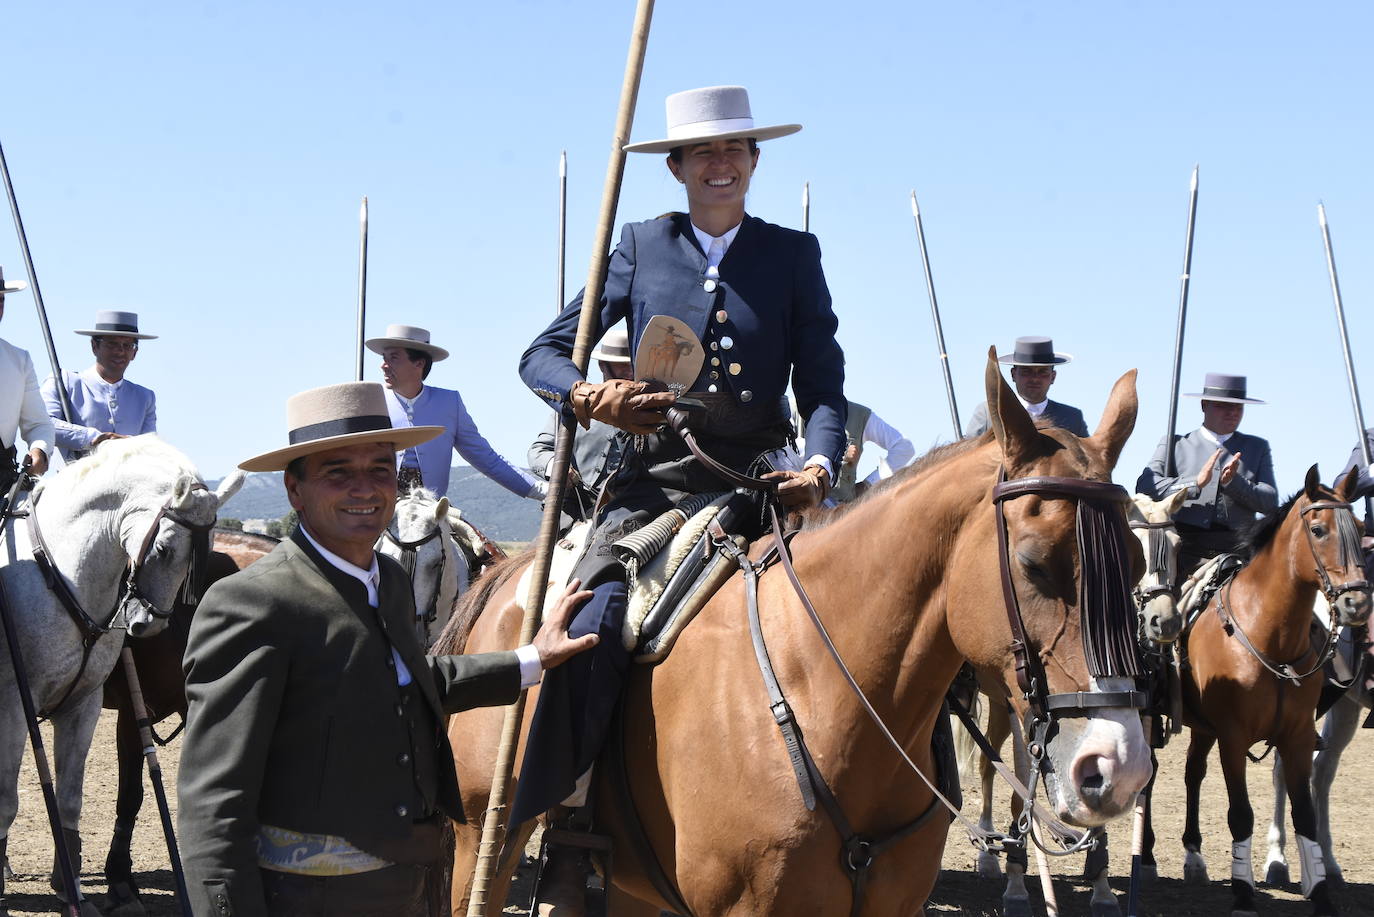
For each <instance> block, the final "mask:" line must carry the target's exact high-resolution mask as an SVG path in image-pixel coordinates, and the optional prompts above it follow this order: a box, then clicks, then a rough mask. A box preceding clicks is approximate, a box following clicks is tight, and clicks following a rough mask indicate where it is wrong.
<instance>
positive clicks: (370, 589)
mask: <svg viewBox="0 0 1374 917" xmlns="http://www.w3.org/2000/svg"><path fill="white" fill-rule="evenodd" d="M301 533H302V534H303V535H305V540H306V541H308V542H310V544H311V545H312V546H313V547H314V548H315V550H316V551H319V552H320V556H321V557H323V558H324V559H325V560H327V561H329V563H330V565H331V566H333V567H334V569H336V570H338V571H339V572H340V573H346V574H348V575H349V576H351V577H353V578H354V579H356V580H357V581H358V582H360V583H362V584H363V588H365V589H366V590H367V604H369V605H371V606H372V607H373V608H376V607H377V587H378V585H379V584H380V583H381V581H382V571H381V568H380V567H378V565H377V552H376V551H373V552H372V566H371V567H369V568H368V569H366V570H364V569H363V568H362V567H360V566H358V565H357V564H355V563H351V562H349V561H346V560H344V559H343V558H342V557H340V556H339V555H337V554H335V553H334V552H333V551H331V550H329V549H328V548H326V547H325V546H324V545H322V544H320V543H319V542H318V541H317V540H316V539H315V536H314V535H311V534H310V529H308V528H306V527H305V523H304V522H302V523H301ZM515 656H516V658H517V659H519V660H520V687H522V688H532V687H534V686H535V685H537V684H539V680H540V679H541V678H542V677H543V675H544V667H543V666H542V665H540V663H539V651H538V650H537V649H535V648H534V647H533V646H532V645H530V644H528V643H527V644H525V645H524V646H521V647H517V648H516V650H515ZM391 658H392V659H393V660H395V662H396V683H397V684H398V685H401V686H402V687H404V686H406V685H408V684H410V669H408V668H407V667H406V664H405V662H403V661H402V660H401V654H400V653H398V652H396V648H395V647H394V646H393V647H392V648H391Z"/></svg>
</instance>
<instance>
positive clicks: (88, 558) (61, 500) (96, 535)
mask: <svg viewBox="0 0 1374 917" xmlns="http://www.w3.org/2000/svg"><path fill="white" fill-rule="evenodd" d="M73 496H74V495H73V494H71V493H54V494H49V495H46V496H45V498H44V499H40V500H39V501H38V503H37V504H36V506H35V507H34V509H33V511H34V512H35V513H36V514H37V520H38V523H39V527H40V529H41V533H42V536H43V543H44V544H45V545H46V546H47V549H48V552H49V559H50V560H51V561H52V562H53V564H54V565H55V566H56V567H57V569H58V570H59V571H61V573H62V575H63V576H64V577H65V578H66V579H67V582H69V583H70V584H71V585H72V587H73V588H74V589H75V590H76V595H77V597H78V598H79V599H80V600H81V602H82V604H83V605H85V606H86V611H87V612H88V613H90V614H92V615H95V616H97V617H98V616H100V615H101V614H103V613H104V612H105V611H106V610H107V609H105V608H102V607H96V606H97V605H98V604H100V603H108V602H110V601H113V598H114V595H115V593H116V591H117V590H118V588H119V581H120V579H121V577H122V576H123V574H124V569H125V566H126V565H127V564H128V555H127V553H126V552H125V550H124V545H123V543H122V541H121V539H120V523H121V521H122V519H123V515H124V513H123V507H121V506H115V507H114V508H112V509H111V508H105V507H103V506H97V505H92V504H89V503H83V502H81V501H80V500H76V499H73ZM97 600H99V601H98V602H97Z"/></svg>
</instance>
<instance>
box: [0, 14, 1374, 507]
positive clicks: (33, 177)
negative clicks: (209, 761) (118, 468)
mask: <svg viewBox="0 0 1374 917" xmlns="http://www.w3.org/2000/svg"><path fill="white" fill-rule="evenodd" d="M632 13H633V3H631V2H629V0H617V2H608V0H600V2H592V3H588V2H585V0H584V2H580V3H573V2H508V3H504V4H421V3H406V2H394V3H390V4H386V5H380V4H373V3H347V2H341V3H330V4H324V3H314V2H300V3H295V4H290V5H286V4H269V3H260V2H251V0H250V2H239V3H234V4H227V3H220V4H208V3H177V4H173V3H151V2H145V3H132V2H131V3H126V4H118V5H111V4H97V3H89V2H75V3H63V4H13V5H11V9H9V10H7V12H6V32H7V37H6V48H5V54H4V56H3V58H0V68H3V70H2V71H0V72H3V83H0V85H3V87H4V89H3V95H4V102H3V108H0V110H2V111H3V112H4V117H3V119H0V142H2V143H3V144H4V148H5V152H6V154H7V157H8V159H9V165H10V170H11V173H12V176H13V179H14V183H15V187H16V190H17V192H18V195H19V201H20V205H21V208H22V210H23V214H24V217H25V222H26V227H27V229H28V234H29V239H30V242H31V244H32V246H33V253H34V258H35V260H36V263H37V268H38V272H39V279H40V281H41V282H42V285H43V292H44V294H45V299H46V302H47V306H48V312H49V317H50V319H51V321H52V324H53V326H54V333H55V335H56V338H57V341H58V346H59V355H60V357H61V359H62V361H63V365H64V367H66V368H71V369H80V368H82V367H84V366H85V365H88V364H89V362H90V358H89V351H88V350H87V349H86V343H85V341H86V339H84V338H79V337H77V336H76V335H74V334H72V333H71V329H74V328H78V327H85V326H86V325H87V323H88V322H89V321H90V320H91V319H92V316H93V313H94V311H95V310H97V309H101V308H125V309H131V310H134V311H137V312H139V313H140V315H141V316H142V323H143V325H144V327H145V330H149V331H152V332H155V333H159V334H161V335H162V337H161V338H160V339H159V340H157V341H152V342H149V343H148V344H147V345H146V346H145V347H144V349H143V351H142V352H141V353H140V355H139V358H138V361H137V362H136V363H135V364H134V365H133V367H132V369H131V371H130V374H129V375H130V378H132V379H134V380H135V381H138V382H140V383H143V384H145V385H149V386H151V387H152V388H154V389H155V390H156V391H157V393H158V401H159V405H158V407H159V419H160V427H161V430H162V433H163V435H164V437H165V438H167V439H168V440H170V441H172V442H173V443H175V444H177V445H179V446H180V447H182V448H183V449H184V450H185V451H186V452H188V453H189V454H190V455H191V456H192V458H193V459H195V460H196V462H197V463H198V464H199V465H200V468H201V470H202V471H203V472H204V473H205V474H206V475H207V476H218V475H220V474H222V473H224V472H225V471H227V470H228V469H229V468H230V467H232V466H233V464H235V463H236V462H237V461H239V460H240V459H242V458H244V457H247V456H248V455H251V454H254V453H257V452H261V451H266V450H267V449H270V448H273V447H275V446H277V445H279V444H280V443H281V441H282V440H283V437H284V430H283V427H284V402H285V399H286V398H287V397H288V396H289V395H290V394H291V393H293V392H296V391H299V390H301V389H304V388H308V387H312V386H315V385H321V384H327V383H330V382H335V381H342V380H345V379H348V378H351V374H352V372H353V366H354V360H355V355H354V321H355V316H354V307H355V297H356V279H357V211H358V204H359V201H360V199H361V197H362V196H363V195H364V194H366V195H368V197H369V199H370V203H371V239H370V255H371V257H370V263H369V290H368V306H369V321H368V325H369V332H370V333H371V334H380V333H381V331H382V330H383V327H384V326H385V325H386V324H387V323H389V322H402V323H407V324H416V325H421V326H425V327H428V328H430V329H431V331H432V332H433V334H434V339H435V341H436V342H437V343H440V344H441V345H443V346H445V347H447V348H449V349H450V350H452V351H453V352H454V357H453V358H451V359H450V360H449V361H447V362H445V363H441V364H439V365H438V367H437V368H436V371H435V373H434V375H433V376H432V377H431V381H433V382H434V383H436V384H438V385H441V386H445V387H453V388H458V389H459V390H460V391H462V392H463V394H464V397H465V399H466V401H467V402H468V405H469V408H470V410H471V412H472V414H473V416H474V417H475V418H476V419H477V421H478V423H479V424H480V426H481V427H482V429H483V431H484V432H485V433H486V434H487V435H488V437H489V439H490V440H491V441H492V443H493V444H494V445H495V446H496V448H497V449H498V450H500V451H502V452H503V453H505V454H506V455H508V456H509V457H511V458H512V459H515V460H517V461H519V462H523V456H524V451H525V448H526V446H527V444H528V441H529V440H530V439H531V438H532V437H533V435H534V434H535V433H536V432H537V431H538V430H539V428H540V426H541V424H542V422H543V420H544V416H545V415H544V413H543V412H544V411H545V410H546V409H545V408H544V407H543V405H542V403H541V402H539V401H538V400H537V399H536V398H535V397H534V396H533V395H532V394H530V393H529V392H528V391H527V390H525V389H524V388H523V386H522V385H521V384H520V382H519V379H518V377H517V375H516V372H515V369H516V361H517V359H518V357H519V354H520V352H521V351H522V350H523V348H524V347H525V345H526V344H527V343H528V342H529V340H530V339H531V338H532V337H533V336H534V335H535V334H536V333H537V332H538V331H539V330H540V329H541V327H542V326H543V325H544V324H545V323H546V322H547V320H548V319H549V318H550V317H551V316H552V314H553V312H554V308H555V302H554V298H555V297H554V294H555V290H556V277H555V266H556V258H557V251H556V243H557V192H558V186H557V163H558V155H559V151H560V150H562V149H566V150H567V151H568V158H569V164H570V166H569V167H570V176H571V177H570V182H569V194H568V196H569V232H568V288H569V290H570V291H572V290H576V289H577V288H578V287H579V286H580V285H581V284H582V282H583V281H584V279H585V275H586V270H587V263H588V260H589V255H590V249H591V245H592V236H593V231H594V228H595V220H596V215H597V208H598V204H599V201H600V197H601V188H602V182H603V178H604V175H605V169H606V160H607V154H608V152H609V144H610V135H611V128H612V126H613V120H614V115H615V106H616V100H617V96H618V92H619V86H620V81H621V77H622V73H623V68H624V62H625V48H626V42H627V40H628V36H629V28H630V21H631V17H632ZM1372 29H1374V13H1372V12H1371V8H1370V7H1369V6H1368V5H1365V4H1356V3H1345V2H1341V3H1330V4H1324V5H1321V6H1307V7H1304V6H1298V5H1293V4H1274V3H1246V4H1241V3H1211V4H1185V3H1177V2H1153V3H1088V2H1053V3H1011V2H978V3H961V4H931V3H908V2H903V3H870V4H863V5H859V4H849V5H837V4H833V3H827V4H820V3H811V2H798V0H790V2H754V3H737V4H727V5H722V6H719V7H715V6H703V5H702V4H700V3H682V2H677V0H659V3H658V8H657V10H656V12H655V18H654V23H653V31H652V35H651V38H650V43H649V51H648V57H647V61H646V65H645V72H644V79H643V85H642V89H641V94H640V106H639V113H638V116H637V118H636V122H635V129H634V131H633V137H634V138H635V139H653V138H656V137H659V136H661V135H662V133H663V130H664V123H663V121H664V117H663V98H664V97H665V96H666V95H667V94H669V93H670V92H673V91H676V90H679V89H685V88H690V87H693V86H705V85H713V84H720V83H740V84H743V85H746V86H748V87H749V89H750V92H751V95H752V98H753V103H754V113H755V116H756V118H757V119H758V120H759V121H760V122H766V123H777V122H788V121H799V122H801V123H802V124H804V125H805V129H804V130H803V131H802V132H801V133H800V134H797V135H795V136H792V137H788V138H784V139H780V140H777V141H771V142H769V143H766V144H765V145H764V146H763V156H762V158H761V161H760V165H759V170H758V173H757V174H756V176H755V180H754V184H753V188H752V191H751V197H750V201H749V211H750V212H751V213H753V214H755V215H757V216H761V217H763V218H764V219H767V220H770V221H772V222H776V223H780V224H783V225H789V226H800V223H801V205H800V199H801V188H802V184H803V182H806V181H809V182H810V183H811V191H812V219H811V227H812V231H813V232H815V233H816V234H817V235H818V236H819V238H820V241H821V246H822V250H823V252H824V264H825V268H826V273H827V277H828V279H829V283H830V287H831V291H832V293H833V295H834V298H835V306H836V311H837V312H838V314H839V316H840V340H841V343H842V344H843V345H844V348H845V351H846V355H847V359H848V378H849V382H848V385H847V388H848V391H849V394H850V395H851V397H853V398H855V399H856V400H859V401H863V402H865V403H867V404H869V405H871V406H873V407H874V408H875V409H876V410H877V411H878V413H879V414H881V415H882V416H883V417H884V418H885V419H887V420H888V421H890V422H891V423H893V424H894V425H896V426H897V427H899V428H900V429H901V430H903V431H904V432H905V433H906V434H907V435H908V436H909V437H910V438H911V439H912V440H913V441H914V442H915V443H916V445H917V448H918V450H922V449H924V448H926V447H928V446H930V445H933V444H934V443H935V442H937V441H940V440H943V439H947V438H948V437H949V436H950V430H949V419H948V411H947V409H946V407H945V402H944V395H943V382H942V379H941V375H940V368H939V363H938V361H937V360H936V357H935V351H936V348H935V343H934V336H933V332H932V329H931V324H930V319H929V308H928V305H927V302H926V298H925V290H924V286H923V282H922V280H921V274H920V263H919V259H918V256H917V250H916V242H915V232H914V229H913V227H912V222H911V214H910V210H909V206H908V202H907V195H908V193H909V192H910V190H911V189H913V188H914V189H916V191H917V193H918V195H919V197H920V201H921V207H922V214H923V217H924V220H925V227H926V235H927V239H928V241H929V244H930V251H931V257H932V260H933V269H934V274H935V281H936V287H937V291H938V293H939V296H940V302H941V306H942V309H943V312H944V321H945V336H946V341H947V344H948V346H949V351H950V357H951V362H952V366H953V369H954V373H955V380H956V387H957V391H958V397H959V406H960V410H961V413H962V415H963V417H964V418H965V419H966V418H967V417H968V415H969V413H970V412H971V411H972V409H973V407H974V405H976V404H977V402H978V401H980V400H981V399H982V392H981V380H982V368H983V359H984V354H985V353H986V351H987V348H988V346H989V345H990V344H996V345H997V346H998V347H999V349H1003V350H1005V349H1008V348H1009V345H1010V344H1011V342H1012V340H1013V339H1014V338H1015V337H1016V336H1017V335H1021V334H1036V333H1042V334H1050V335H1052V336H1053V337H1054V339H1055V342H1056V345H1057V347H1058V349H1060V350H1064V351H1068V352H1070V353H1073V354H1074V355H1075V356H1076V360H1075V362H1074V363H1072V364H1071V365H1069V366H1068V367H1067V368H1065V369H1063V370H1062V371H1061V372H1060V376H1059V381H1058V383H1057V385H1056V387H1055V389H1054V391H1053V393H1052V394H1053V396H1054V397H1056V398H1058V399H1059V400H1063V401H1066V402H1069V403H1071V404H1075V405H1078V406H1080V407H1082V408H1083V409H1084V411H1085V413H1086V414H1087V415H1088V418H1089V424H1090V426H1091V425H1094V424H1095V423H1096V420H1097V417H1098V415H1099V413H1100V411H1101V408H1102V405H1103V403H1104V401H1105V398H1106V395H1107V392H1108V390H1109V388H1110V386H1111V383H1112V381H1113V380H1114V379H1115V378H1116V377H1117V376H1118V375H1120V374H1121V373H1122V372H1124V371H1125V370H1127V369H1129V368H1131V367H1138V368H1139V369H1140V371H1141V374H1140V384H1141V413H1140V420H1139V424H1138V427H1137V433H1136V434H1135V436H1134V437H1133V438H1132V440H1131V443H1130V444H1129V445H1128V447H1127V449H1126V452H1125V453H1124V455H1123V457H1122V461H1121V471H1120V472H1119V473H1118V475H1117V479H1118V480H1119V481H1121V482H1123V483H1126V484H1128V485H1129V484H1130V483H1132V482H1133V481H1134V478H1135V475H1136V473H1137V472H1138V470H1139V468H1140V467H1141V466H1142V465H1143V464H1144V463H1145V461H1146V460H1147V459H1148V458H1149V455H1150V453H1151V452H1152V451H1153V447H1154V445H1155V443H1156V442H1157V441H1158V440H1159V438H1160V436H1161V435H1162V434H1163V429H1164V426H1165V421H1166V415H1167V398H1168V390H1169V367H1170V357H1171V350H1172V345H1173V328H1174V320H1175V314H1176V312H1175V310H1176V307H1177V301H1178V287H1179V283H1178V281H1179V269H1180V266H1181V262H1182V251H1183V236H1184V226H1185V218H1186V212H1187V194H1188V176H1189V172H1190V170H1191V169H1192V166H1193V164H1194V163H1200V164H1201V195H1200V203H1199V213H1198V227H1197V239H1196V245H1195V254H1194V262H1193V281H1192V295H1191V303H1190V311H1189V326H1188V333H1187V352H1186V354H1185V358H1184V391H1185V392H1186V391H1197V390H1198V388H1197V387H1198V386H1199V385H1200V383H1201V378H1202V375H1203V373H1204V372H1206V371H1208V370H1221V371H1227V372H1238V373H1246V374H1248V375H1249V376H1250V388H1251V391H1252V393H1253V394H1254V395H1256V396H1258V397H1260V398H1264V399H1266V400H1267V401H1269V404H1268V405H1267V406H1264V407H1254V408H1251V409H1250V411H1249V413H1248V414H1247V417H1246V422H1245V423H1244V424H1243V425H1242V429H1243V430H1246V431H1249V432H1252V433H1256V434H1259V435H1263V436H1266V437H1267V438H1269V439H1270V441H1271V443H1272V444H1273V448H1274V455H1275V462H1276V467H1277V471H1278V478H1279V489H1280V490H1281V491H1284V492H1285V493H1286V492H1288V491H1291V490H1293V489H1295V488H1297V487H1298V486H1299V485H1300V484H1301V480H1302V476H1303V474H1304V472H1305V471H1306V468H1307V467H1308V465H1310V464H1312V463H1313V462H1320V463H1321V466H1322V471H1323V475H1324V477H1326V478H1330V477H1331V476H1332V475H1333V473H1334V472H1335V471H1336V470H1337V468H1338V467H1339V465H1340V464H1341V463H1343V462H1344V461H1345V458H1346V456H1347V455H1348V454H1349V450H1350V448H1351V446H1352V444H1353V443H1354V439H1355V437H1354V422H1353V420H1352V416H1351V411H1350V406H1349V399H1348V396H1347V393H1346V389H1345V381H1344V372H1343V368H1342V364H1341V359H1340V353H1339V349H1338V346H1339V344H1338V338H1337V331H1336V325H1335V319H1334V312H1333V309H1332V304H1331V295H1330V290H1329V286H1328V282H1327V277H1326V269H1325V263H1324V258H1323V254H1322V247H1321V237H1320V234H1319V230H1318V227H1317V220H1316V205H1317V202H1318V200H1325V202H1326V206H1327V210H1328V215H1329V217H1330V220H1331V225H1332V232H1333V236H1334V240H1335V245H1336V254H1337V257H1338V263H1339V264H1340V266H1341V269H1342V272H1343V273H1342V277H1341V280H1342V286H1343V291H1344V293H1345V301H1346V310H1347V316H1348V320H1349V323H1350V331H1351V335H1352V339H1353V342H1354V345H1355V348H1356V357H1357V365H1358V366H1359V367H1361V368H1363V369H1364V370H1365V376H1366V378H1365V379H1364V381H1365V384H1366V386H1367V387H1368V392H1367V396H1368V397H1369V398H1371V399H1372V400H1374V372H1370V370H1369V368H1370V367H1371V366H1374V358H1371V357H1370V353H1371V351H1374V310H1371V308H1370V302H1371V298H1374V259H1371V258H1370V253H1371V249H1374V186H1371V182H1370V180H1369V175H1368V163H1369V149H1370V148H1371V146H1374V144H1371V139H1374V138H1371V128H1370V110H1369V87H1370V86H1371V85H1374V73H1371V63H1370V60H1371V58H1370V56H1369V54H1368V53H1367V47H1366V43H1367V37H1368V35H1369V34H1370V33H1371V30H1372ZM683 205H684V204H683V200H682V197H681V191H680V189H679V186H678V185H677V184H676V183H675V182H673V181H672V179H671V177H670V176H669V175H668V173H667V171H666V169H665V168H664V167H663V165H662V160H661V158H660V157H657V156H643V155H638V156H632V157H631V158H630V160H629V163H628V166H627V170H626V174H625V184H624V191H623V194H622V198H621V204H620V216H619V222H623V221H625V220H629V219H643V218H648V217H651V216H655V215H657V214H659V213H662V212H664V211H667V210H670V209H680V208H681V207H682V206H683ZM0 264H3V265H4V266H5V269H6V275H7V276H9V277H22V276H23V274H24V270H23V263H22V259H21V257H20V254H19V249H18V244H17V242H16V241H15V237H14V234H13V232H12V230H11V229H10V227H9V225H8V223H6V225H5V227H4V229H3V230H0ZM6 312H7V314H6V317H5V320H4V324H3V325H2V326H0V334H3V335H4V336H5V337H6V338H7V339H9V340H11V341H14V342H16V343H18V344H20V345H21V346H27V347H28V348H29V350H30V351H31V352H32V353H33V354H34V355H35V358H36V359H37V360H38V361H39V362H40V363H41V362H42V361H43V359H44V358H43V354H42V350H43V347H42V342H41V338H40V336H39V333H38V330H37V325H36V321H35V318H34V310H33V308H32V300H31V299H30V298H29V297H28V296H27V295H23V294H21V295H18V296H14V297H11V298H10V300H9V302H8V303H7V310H6ZM1362 356H1363V359H1361V357H1362ZM376 363H377V360H376V359H375V358H373V357H372V356H371V355H369V357H368V360H367V367H368V378H370V379H379V378H380V375H379V372H378V370H377V366H376ZM1371 411H1374V404H1371ZM1180 418H1181V420H1180V430H1185V429H1189V428H1191V427H1192V426H1194V425H1195V424H1196V422H1197V420H1198V418H1199V414H1198V409H1197V406H1196V401H1195V400H1194V401H1189V400H1186V399H1185V400H1184V401H1183V402H1182V404H1181V407H1180ZM1370 419H1371V421H1372V422H1374V417H1371V418H1370Z"/></svg>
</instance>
